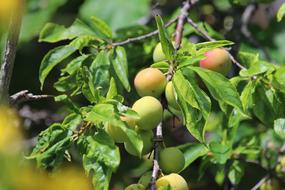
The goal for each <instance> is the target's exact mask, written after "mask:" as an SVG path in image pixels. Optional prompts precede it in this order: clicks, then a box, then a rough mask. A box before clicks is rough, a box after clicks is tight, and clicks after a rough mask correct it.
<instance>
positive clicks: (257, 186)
mask: <svg viewBox="0 0 285 190" xmlns="http://www.w3.org/2000/svg"><path fill="white" fill-rule="evenodd" d="M267 178H268V176H265V177H263V178H262V179H261V180H259V181H258V183H257V184H256V185H255V186H254V187H252V188H251V190H258V189H259V187H260V186H261V185H262V184H263V183H264V182H265V181H266V180H267Z"/></svg>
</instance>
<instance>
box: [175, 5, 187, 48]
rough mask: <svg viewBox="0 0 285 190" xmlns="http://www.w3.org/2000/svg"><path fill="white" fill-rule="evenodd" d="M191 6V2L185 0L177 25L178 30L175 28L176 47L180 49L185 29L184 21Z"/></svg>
mask: <svg viewBox="0 0 285 190" xmlns="http://www.w3.org/2000/svg"><path fill="white" fill-rule="evenodd" d="M190 8H191V2H190V1H185V2H184V5H183V7H182V9H181V14H180V15H179V17H178V21H177V25H176V30H175V45H174V47H175V49H176V50H178V49H179V48H180V45H181V41H182V36H183V30H184V22H185V19H186V18H187V17H188V15H189V13H188V12H189V9H190Z"/></svg>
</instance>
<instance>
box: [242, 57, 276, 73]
mask: <svg viewBox="0 0 285 190" xmlns="http://www.w3.org/2000/svg"><path fill="white" fill-rule="evenodd" d="M252 62H253V61H252V60H251V66H250V67H249V68H248V69H246V70H245V69H243V70H241V71H240V73H239V74H240V76H243V77H252V76H255V75H259V74H262V73H265V72H267V71H269V70H273V69H274V66H273V65H272V64H270V63H267V62H265V61H260V60H258V61H256V62H255V63H254V64H252Z"/></svg>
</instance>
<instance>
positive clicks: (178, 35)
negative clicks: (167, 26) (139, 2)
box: [150, 0, 198, 190]
mask: <svg viewBox="0 0 285 190" xmlns="http://www.w3.org/2000/svg"><path fill="white" fill-rule="evenodd" d="M196 2H198V1H197V0H193V1H190V0H187V1H185V2H184V3H183V7H182V8H181V14H180V15H179V16H178V18H176V19H175V21H176V20H177V25H176V30H175V45H174V47H175V49H176V50H178V49H179V48H180V45H181V41H182V37H183V30H184V24H185V20H186V18H187V17H188V12H189V9H190V8H191V5H193V4H194V3H196ZM157 33H158V31H157ZM173 73H174V68H173V65H172V64H171V65H170V67H169V70H168V72H167V76H166V77H167V81H170V80H171V78H172V76H173ZM161 102H162V105H163V109H166V108H167V101H166V100H165V97H162V98H161ZM161 142H163V135H162V122H160V123H159V125H158V126H157V127H156V134H155V138H154V147H153V152H154V153H153V154H154V155H153V170H152V177H151V182H150V190H155V189H156V184H155V183H156V180H157V177H158V174H159V172H160V167H159V163H158V160H159V145H160V143H161Z"/></svg>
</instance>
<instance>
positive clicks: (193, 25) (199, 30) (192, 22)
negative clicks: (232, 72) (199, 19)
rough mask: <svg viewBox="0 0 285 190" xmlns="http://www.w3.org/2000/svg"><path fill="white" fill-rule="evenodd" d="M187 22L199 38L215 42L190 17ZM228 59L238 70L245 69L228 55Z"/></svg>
mask: <svg viewBox="0 0 285 190" xmlns="http://www.w3.org/2000/svg"><path fill="white" fill-rule="evenodd" d="M187 22H188V23H189V24H190V25H191V26H192V27H193V28H194V29H195V30H196V31H197V32H199V33H200V34H201V36H202V37H203V38H205V39H207V40H209V41H211V42H214V41H216V40H215V39H214V38H212V37H211V36H210V35H209V34H208V33H207V32H206V31H204V30H201V29H200V28H199V26H198V24H196V23H195V22H194V21H193V20H192V19H191V18H190V17H188V18H187ZM229 56H230V59H231V61H232V62H233V63H234V64H235V65H236V66H238V67H239V68H240V69H246V68H245V67H244V66H242V65H241V64H240V63H239V62H238V61H237V60H236V59H235V58H234V56H233V55H232V54H230V53H229Z"/></svg>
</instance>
